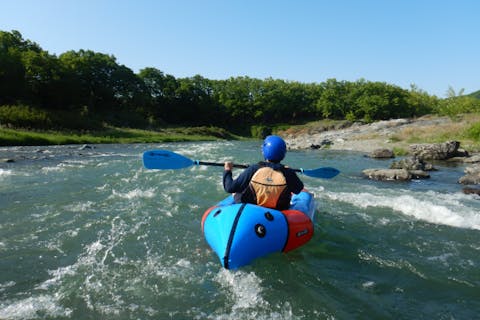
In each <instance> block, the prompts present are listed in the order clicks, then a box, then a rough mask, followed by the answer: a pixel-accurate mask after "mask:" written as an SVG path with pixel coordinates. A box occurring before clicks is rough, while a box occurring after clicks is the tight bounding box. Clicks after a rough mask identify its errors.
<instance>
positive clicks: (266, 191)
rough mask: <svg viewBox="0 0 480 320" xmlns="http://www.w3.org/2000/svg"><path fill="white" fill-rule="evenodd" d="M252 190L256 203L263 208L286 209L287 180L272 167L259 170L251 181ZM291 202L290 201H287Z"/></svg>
mask: <svg viewBox="0 0 480 320" xmlns="http://www.w3.org/2000/svg"><path fill="white" fill-rule="evenodd" d="M250 189H251V191H252V193H253V195H254V199H255V202H256V203H257V204H258V205H259V206H262V207H268V208H278V207H279V206H282V207H283V208H281V209H286V207H288V203H287V204H286V205H285V203H284V202H285V200H286V199H287V198H286V197H285V194H286V192H287V180H286V179H285V175H284V174H283V173H282V172H281V171H279V170H273V169H272V168H270V167H262V168H260V169H258V170H257V171H256V172H255V174H254V175H253V177H252V179H251V180H250ZM287 200H288V201H287V202H289V199H287Z"/></svg>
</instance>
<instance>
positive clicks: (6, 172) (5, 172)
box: [0, 168, 13, 178]
mask: <svg viewBox="0 0 480 320" xmlns="http://www.w3.org/2000/svg"><path fill="white" fill-rule="evenodd" d="M11 175H13V171H12V170H5V169H2V168H0V178H3V177H8V176H11Z"/></svg>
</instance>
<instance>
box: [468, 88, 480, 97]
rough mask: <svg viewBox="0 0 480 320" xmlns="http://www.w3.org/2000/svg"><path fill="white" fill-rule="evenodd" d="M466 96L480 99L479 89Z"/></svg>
mask: <svg viewBox="0 0 480 320" xmlns="http://www.w3.org/2000/svg"><path fill="white" fill-rule="evenodd" d="M468 96H469V97H472V98H475V99H480V90H478V91H475V92H472V93H470V94H469V95H468Z"/></svg>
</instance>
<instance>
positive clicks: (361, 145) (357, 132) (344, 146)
mask: <svg viewBox="0 0 480 320" xmlns="http://www.w3.org/2000/svg"><path fill="white" fill-rule="evenodd" d="M479 122H480V115H478V114H468V115H462V116H458V117H457V118H455V119H451V118H449V117H439V116H432V115H429V116H424V117H421V118H418V119H394V120H386V121H378V122H374V123H370V124H360V123H354V124H352V125H350V126H346V125H345V124H340V125H339V128H338V129H335V128H334V129H331V130H325V127H324V126H323V125H321V124H319V125H317V126H315V125H312V124H309V125H308V126H304V128H303V129H302V128H297V130H284V131H281V132H279V134H280V135H282V136H283V137H284V138H285V140H286V142H287V145H288V147H289V149H291V150H302V149H312V148H313V149H318V148H328V149H332V150H349V151H362V152H372V151H373V150H375V149H380V148H388V149H392V150H394V151H395V152H396V153H397V154H406V153H407V152H408V147H409V145H411V144H416V143H441V142H445V141H449V140H456V141H460V143H461V147H462V148H463V149H465V150H467V151H469V152H479V151H480V141H478V140H475V139H472V138H471V137H469V136H468V134H467V133H468V130H469V129H470V128H471V127H472V125H474V124H476V123H479Z"/></svg>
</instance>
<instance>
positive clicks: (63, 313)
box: [0, 295, 72, 320]
mask: <svg viewBox="0 0 480 320" xmlns="http://www.w3.org/2000/svg"><path fill="white" fill-rule="evenodd" d="M59 300H60V297H59V296H58V295H54V296H52V295H40V296H33V297H28V298H26V299H23V300H19V301H6V302H2V303H1V304H0V319H13V320H15V319H36V318H38V312H41V313H43V314H44V315H43V316H44V317H47V318H50V317H52V318H57V317H69V316H70V315H71V314H72V310H71V309H69V308H64V307H62V306H61V305H60V302H59Z"/></svg>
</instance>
